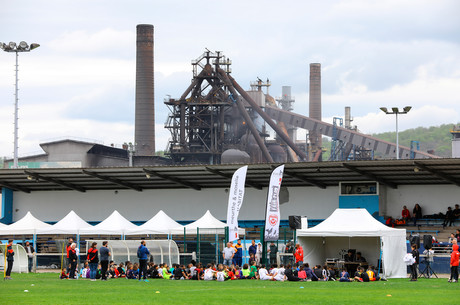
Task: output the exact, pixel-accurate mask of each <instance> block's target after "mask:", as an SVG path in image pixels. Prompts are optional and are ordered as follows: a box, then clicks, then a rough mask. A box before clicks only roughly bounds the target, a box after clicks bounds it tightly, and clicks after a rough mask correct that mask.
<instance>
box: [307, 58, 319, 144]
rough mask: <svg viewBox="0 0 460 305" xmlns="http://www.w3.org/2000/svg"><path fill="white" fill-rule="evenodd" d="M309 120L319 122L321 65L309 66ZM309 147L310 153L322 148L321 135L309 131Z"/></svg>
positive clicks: (312, 64) (313, 64)
mask: <svg viewBox="0 0 460 305" xmlns="http://www.w3.org/2000/svg"><path fill="white" fill-rule="evenodd" d="M309 116H310V118H313V119H316V120H320V121H321V64H319V63H311V64H310V113H309ZM309 139H310V145H311V149H312V152H316V151H317V150H318V149H320V148H321V147H322V139H321V134H320V133H318V132H315V131H310V134H309Z"/></svg>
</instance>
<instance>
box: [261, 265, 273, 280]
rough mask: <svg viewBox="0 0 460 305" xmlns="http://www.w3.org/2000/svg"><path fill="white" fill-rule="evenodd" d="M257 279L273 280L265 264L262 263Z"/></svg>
mask: <svg viewBox="0 0 460 305" xmlns="http://www.w3.org/2000/svg"><path fill="white" fill-rule="evenodd" d="M259 279H260V280H261V281H271V280H273V276H271V275H269V274H268V271H267V269H266V268H265V265H262V267H261V268H260V269H259Z"/></svg>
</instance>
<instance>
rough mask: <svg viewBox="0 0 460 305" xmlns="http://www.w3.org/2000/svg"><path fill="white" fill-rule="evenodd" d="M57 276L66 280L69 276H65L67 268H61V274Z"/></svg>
mask: <svg viewBox="0 0 460 305" xmlns="http://www.w3.org/2000/svg"><path fill="white" fill-rule="evenodd" d="M59 278H60V279H61V280H66V279H68V278H69V277H68V276H67V269H66V268H64V269H62V272H61V274H60V275H59Z"/></svg>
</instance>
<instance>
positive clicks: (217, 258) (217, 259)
mask: <svg viewBox="0 0 460 305" xmlns="http://www.w3.org/2000/svg"><path fill="white" fill-rule="evenodd" d="M218 253H219V237H218V235H217V233H216V264H219V254H218Z"/></svg>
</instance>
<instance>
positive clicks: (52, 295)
mask: <svg viewBox="0 0 460 305" xmlns="http://www.w3.org/2000/svg"><path fill="white" fill-rule="evenodd" d="M12 277H13V280H11V281H3V282H2V283H0V295H1V300H2V303H3V304H14V305H16V304H168V305H170V304H222V305H224V304H311V303H316V304H417V303H418V304H422V303H423V304H448V303H452V302H453V300H456V299H457V298H458V295H459V292H460V284H459V283H448V282H447V279H444V278H443V279H419V280H418V281H417V282H410V281H409V280H408V279H390V280H389V281H387V282H373V283H357V282H353V283H340V282H266V281H256V280H239V281H226V282H215V281H213V282H204V281H199V282H198V281H171V280H151V281H150V282H149V283H144V282H139V281H137V280H126V279H112V280H108V281H106V282H102V281H97V282H91V281H89V280H81V279H80V280H59V279H58V274H55V273H42V274H12ZM24 290H28V292H25V291H24Z"/></svg>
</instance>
